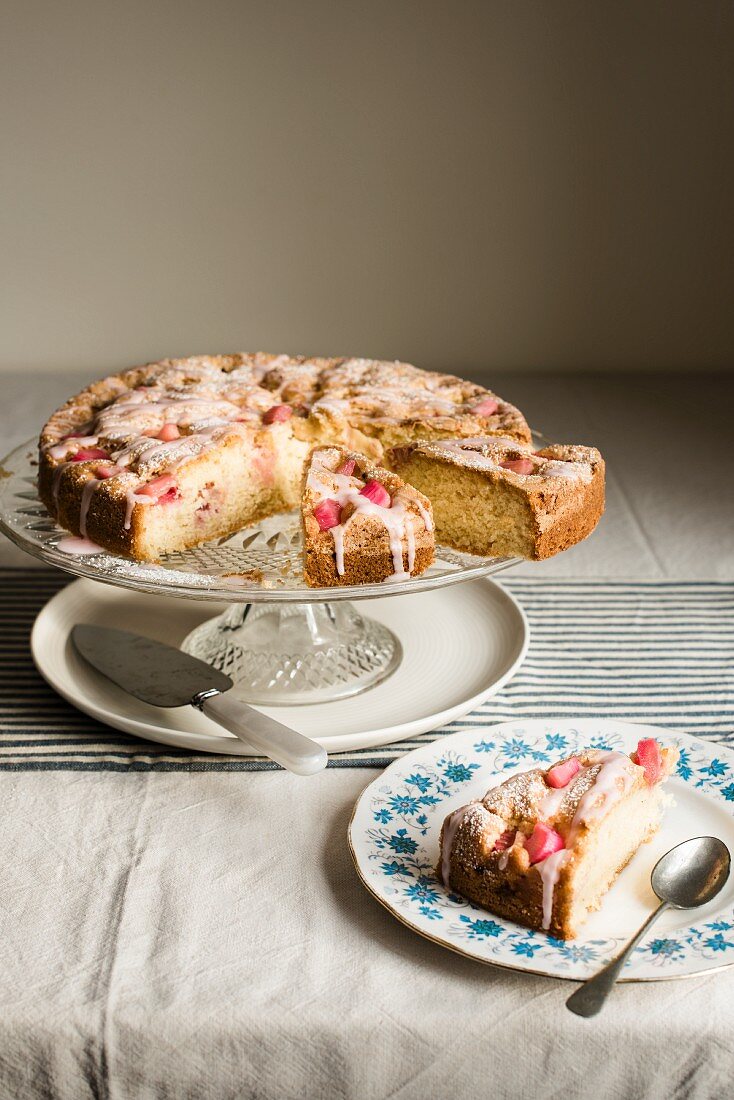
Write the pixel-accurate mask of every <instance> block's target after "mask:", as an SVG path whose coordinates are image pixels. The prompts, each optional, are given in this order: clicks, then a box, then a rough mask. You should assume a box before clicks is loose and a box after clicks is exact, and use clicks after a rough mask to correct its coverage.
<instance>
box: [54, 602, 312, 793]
mask: <svg viewBox="0 0 734 1100" xmlns="http://www.w3.org/2000/svg"><path fill="white" fill-rule="evenodd" d="M71 638H72V641H73V643H74V647H75V649H76V650H77V652H78V653H79V655H80V656H81V657H83V658H84V660H85V661H87V662H88V663H89V664H90V665H92V667H93V668H96V669H97V671H98V672H101V673H102V675H103V676H106V677H107V679H108V680H112V682H113V683H114V684H117V686H118V687H121V688H122V689H123V691H126V692H128V693H129V694H130V695H134V696H135V697H136V698H137V699H142V700H143V702H145V703H150V704H152V706H154V707H182V706H185V705H187V704H190V705H191V706H194V707H196V708H197V709H198V710H200V711H202V713H204V714H206V715H207V717H208V718H211V719H212V720H213V721H215V722H218V723H219V725H220V726H224V728H225V729H227V730H229V731H230V733H234V734H235V736H237V737H239V738H240V740H241V741H245V742H246V743H247V744H248V745H251V746H252V747H253V748H254V749H256V750H257V751H258V752H261V753H263V754H264V755H265V756H267V757H269V758H270V759H271V760H275V761H276V762H277V763H278V764H280V765H281V766H282V767H284V768H287V769H288V770H289V771H292V772H296V773H297V774H298V775H313V774H314V773H315V772H318V771H321V769H322V768H325V767H326V763H327V759H328V758H327V755H326V752H325V750H324V749H323V748H322V747H321V745H319V744H318V743H317V742H316V741H312V740H311V739H310V738H308V737H304V735H303V734H302V733H298V731H297V730H294V729H291V728H290V726H284V725H283V724H282V723H281V722H276V720H275V719H274V718H269V717H268V716H267V715H265V714H262V713H261V712H260V711H259V710H255V708H254V707H251V706H248V704H247V703H243V702H242V701H241V700H240V699H236V698H234V696H225V694H224V693H225V692H227V691H229V689H230V688H231V687H232V680H231V679H230V678H229V676H226V675H225V674H224V673H223V672H220V671H219V670H218V669H216V668H212V667H211V665H208V664H206V662H205V661H200V660H198V658H196V657H190V656H189V654H188V653H183V652H182V651H181V650H180V649H176V648H175V647H174V646H169V645H165V644H164V643H163V642H156V641H154V640H153V639H152V638H144V637H142V636H141V635H139V634H129V633H128V632H127V631H125V630H113V629H112V628H111V627H107V626H92V625H90V624H87V623H80V624H79V625H77V626H75V627H74V629H73V630H72V632H71Z"/></svg>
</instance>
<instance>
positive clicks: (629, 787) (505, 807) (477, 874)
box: [439, 738, 678, 939]
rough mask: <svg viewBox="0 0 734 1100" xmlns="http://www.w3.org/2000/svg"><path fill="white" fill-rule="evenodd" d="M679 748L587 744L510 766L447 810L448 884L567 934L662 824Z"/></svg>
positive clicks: (647, 743)
mask: <svg viewBox="0 0 734 1100" xmlns="http://www.w3.org/2000/svg"><path fill="white" fill-rule="evenodd" d="M677 759H678V750H677V749H675V748H661V746H660V745H659V744H658V742H657V741H655V740H654V739H652V738H646V739H645V740H642V741H640V743H639V744H638V746H637V751H636V752H634V753H632V754H631V755H630V756H627V755H626V754H625V753H621V752H613V751H606V750H596V749H588V750H586V751H584V752H581V753H577V754H576V755H575V756H571V757H568V758H567V759H565V760H561V761H560V762H559V763H557V764H554V765H553V766H552V767H550V768H548V769H547V770H546V771H542V770H540V769H534V770H532V771H527V772H523V773H520V774H518V775H513V776H511V777H510V778H509V779H506V780H505V781H504V783H500V784H499V786H497V787H493V788H492V789H491V790H489V791H487V793H486V794H485V796H484V798H482V799H481V800H477V801H475V802H470V803H469V804H468V805H467V806H462V807H461V808H460V809H458V810H455V811H454V812H453V813H452V814H449V816H448V817H447V818H446V820H445V821H444V823H443V826H442V829H441V841H440V846H441V849H440V862H439V874H440V877H441V880H442V881H443V883H444V885H445V886H446V887H447V888H448V889H451V890H453V891H455V892H456V893H457V894H461V895H462V896H463V897H465V898H468V899H469V900H470V901H472V902H474V903H475V904H476V905H480V906H482V908H484V909H488V910H489V911H490V912H492V913H496V914H498V916H501V917H507V918H509V919H510V920H513V921H517V922H518V923H519V924H523V925H526V926H527V927H528V928H536V929H542V930H543V931H546V932H548V933H550V935H552V936H554V937H556V938H557V939H573V938H574V937H575V936H576V935H577V934H578V931H579V928H580V927H581V925H582V924H583V922H584V921H585V920H586V918H587V917H588V915H589V913H590V912H593V911H594V910H595V909H598V908H599V906H600V904H601V901H602V899H603V897H604V895H605V894H606V892H607V891H608V890H609V887H610V886H611V885H612V883H613V882H614V880H615V879H616V877H617V875H618V874H619V873H620V871H621V870H622V869H623V868H624V867H625V866H626V864H627V863H628V862H629V860H630V859H631V858H632V856H633V855H634V854H635V852H636V851H637V849H638V848H639V847H640V845H641V844H642V843H643V842H644V841H646V840H649V839H650V837H652V836H653V835H654V834H655V832H657V829H658V827H659V825H660V821H661V818H662V813H663V809H664V806H665V803H666V801H667V796H666V795H665V794H664V793H663V790H662V784H663V782H664V780H665V779H666V778H667V777H668V776H669V775H670V773H671V771H672V769H673V768H674V766H675V763H676V761H677Z"/></svg>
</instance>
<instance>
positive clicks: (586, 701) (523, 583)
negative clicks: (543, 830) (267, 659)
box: [0, 569, 734, 771]
mask: <svg viewBox="0 0 734 1100" xmlns="http://www.w3.org/2000/svg"><path fill="white" fill-rule="evenodd" d="M68 582H69V578H68V577H67V576H66V575H64V574H60V573H57V572H52V571H50V570H45V569H2V570H0V588H1V592H0V623H1V624H2V627H1V632H0V770H5V771H8V770H10V771H34V770H59V769H62V770H72V771H73V770H77V771H79V770H99V771H127V770H153V771H203V770H218V771H241V770H260V769H268V768H272V767H275V765H273V764H271V763H269V762H268V761H263V760H254V759H246V758H241V757H231V756H219V755H217V756H215V755H210V754H203V753H194V752H189V751H186V750H172V749H170V748H166V747H163V746H156V745H154V744H152V743H150V742H147V741H140V740H138V739H136V738H134V737H129V736H128V735H126V734H124V733H120V732H118V731H117V730H114V729H111V728H110V727H108V726H104V725H101V724H100V723H99V722H97V721H95V720H94V719H92V718H89V717H87V716H86V715H84V714H82V713H81V712H80V711H77V710H75V709H74V708H73V707H72V706H70V705H69V704H68V703H66V702H65V701H64V700H63V699H61V698H60V697H59V696H57V695H56V694H55V693H54V692H53V691H52V690H51V688H49V687H48V686H47V685H46V684H45V682H44V681H43V680H42V678H41V676H40V675H39V674H38V672H37V671H36V669H35V667H34V665H33V661H32V659H31V655H30V648H29V636H30V630H31V626H32V624H33V620H34V618H35V616H36V614H37V613H38V611H39V610H40V609H41V607H42V606H43V605H44V603H45V602H46V601H47V600H48V599H49V598H50V597H51V596H52V595H53V594H54V593H55V592H57V591H58V590H59V589H60V588H61V587H62V586H63V585H64V584H67V583H68ZM503 585H504V586H505V587H506V588H507V589H508V590H509V591H510V592H512V594H513V595H514V596H515V597H516V598H517V599H518V600H519V601H520V603H521V604H522V606H523V607H524V609H525V612H526V614H527V617H528V621H529V623H530V631H531V640H530V648H529V651H528V655H527V657H526V659H525V662H524V664H523V666H522V668H521V669H520V671H519V672H518V673H517V675H516V676H515V677H514V679H513V680H512V681H511V682H510V683H509V684H508V685H507V686H506V687H505V688H504V689H503V690H502V691H501V692H500V693H499V694H498V695H495V696H493V697H492V698H491V699H488V700H487V701H486V702H485V703H483V704H482V705H481V706H480V707H478V708H477V709H476V710H475V711H473V712H472V713H471V714H469V715H467V716H465V717H464V718H462V719H460V720H459V721H457V722H454V723H452V724H451V725H449V726H445V727H442V728H441V729H438V730H434V731H432V732H431V733H427V734H423V736H421V737H417V738H414V739H413V740H412V741H404V742H402V741H401V742H398V743H397V744H394V745H389V746H385V747H384V748H379V749H366V750H364V751H361V752H354V753H341V754H338V755H335V756H333V757H332V758H331V760H330V766H331V767H382V766H384V765H385V764H387V763H389V761H390V760H393V759H394V758H395V757H396V756H399V755H400V754H401V753H403V752H407V751H409V750H410V749H412V748H415V746H416V745H417V744H418V743H420V742H425V741H430V740H432V739H434V738H435V737H440V736H441V735H443V734H447V733H453V732H455V731H456V730H458V729H464V728H467V727H471V726H488V725H492V724H493V723H496V722H504V721H511V720H512V721H516V720H522V719H523V718H559V719H560V718H580V717H584V718H619V719H624V720H626V721H638V722H646V723H650V724H657V725H662V726H667V727H669V728H671V729H676V730H682V731H684V732H686V733H691V734H695V735H697V736H700V737H707V738H712V739H714V740H717V741H725V742H726V741H730V742H732V743H734V645H733V643H734V616H733V612H734V584H732V583H726V582H715V581H712V582H700V581H696V582H677V581H629V582H620V581H606V582H605V581H570V580H545V579H542V580H541V579H538V580H536V579H524V578H523V579H517V578H516V579H512V580H506V581H503Z"/></svg>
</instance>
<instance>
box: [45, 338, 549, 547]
mask: <svg viewBox="0 0 734 1100" xmlns="http://www.w3.org/2000/svg"><path fill="white" fill-rule="evenodd" d="M476 436H503V437H505V438H509V439H511V440H514V441H516V442H517V443H518V444H520V445H522V444H528V443H529V442H530V430H529V428H528V425H527V423H526V422H525V419H524V417H523V415H522V413H521V412H520V411H519V410H518V409H516V408H515V407H514V406H513V405H510V404H509V403H508V402H506V401H504V400H502V398H500V397H498V396H497V395H496V394H494V393H492V391H491V390H488V389H485V388H484V387H482V386H479V385H477V384H475V383H473V382H467V381H463V380H462V379H460V378H457V377H454V376H453V375H449V374H439V373H435V372H431V371H424V370H420V369H419V368H417V367H414V366H411V365H410V364H408V363H399V362H394V363H393V362H383V361H378V360H372V359H324V358H306V357H301V356H298V357H291V356H287V355H269V354H264V353H255V354H245V353H243V354H234V355H219V356H208V355H203V356H194V357H192V358H187V359H164V360H161V361H160V362H157V363H149V364H147V365H146V366H141V367H134V368H132V369H130V370H127V371H123V372H122V373H120V374H115V375H111V376H110V377H108V378H105V379H103V380H102V381H100V382H96V383H94V384H93V385H91V386H88V387H87V389H85V390H83V391H82V392H81V393H79V394H77V395H76V396H75V397H72V398H71V399H70V400H69V401H67V402H66V404H65V405H63V406H62V407H61V408H60V409H58V410H57V411H56V412H55V413H54V414H53V415H52V416H51V417H50V419H49V420H48V422H47V423H46V425H45V426H44V428H43V431H42V433H41V438H40V454H39V493H40V496H41V499H42V500H43V502H44V504H45V505H46V507H47V508H48V510H49V512H50V513H51V515H52V516H53V517H54V519H55V520H56V521H57V522H58V523H59V524H60V525H61V526H62V527H65V528H66V529H67V530H69V531H71V532H72V533H73V534H74V535H77V536H79V537H81V538H87V539H89V540H91V541H92V542H94V543H96V544H98V545H99V546H101V547H104V548H105V549H107V550H110V551H113V552H115V553H121V554H125V555H128V556H130V557H132V558H134V559H137V560H141V561H157V560H159V559H160V558H161V557H162V556H163V555H165V554H168V553H172V552H174V551H177V550H184V549H187V548H190V547H192V546H196V545H198V544H200V543H203V542H206V541H208V540H210V539H214V538H222V537H224V536H227V535H229V534H231V533H233V532H234V531H237V530H239V529H240V528H241V527H244V526H246V525H248V524H250V523H253V522H256V521H258V520H260V519H262V518H264V517H265V516H267V515H271V514H273V513H275V512H279V511H287V510H290V509H292V508H295V507H297V506H298V504H299V501H300V497H301V484H302V480H303V471H304V468H305V466H306V464H307V461H308V458H309V455H310V454H311V452H312V451H313V449H314V447H317V446H324V445H336V446H341V447H346V448H348V449H350V450H351V451H354V452H358V453H360V454H362V455H364V456H365V457H366V458H367V459H369V460H371V461H373V462H376V463H384V459H385V455H386V452H387V451H388V449H390V448H396V447H402V446H406V445H408V444H411V443H415V442H417V441H422V440H439V439H465V438H466V439H468V438H473V437H476ZM387 465H388V466H389V462H388V463H387Z"/></svg>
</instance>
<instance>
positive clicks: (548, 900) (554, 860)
mask: <svg viewBox="0 0 734 1100" xmlns="http://www.w3.org/2000/svg"><path fill="white" fill-rule="evenodd" d="M567 858H568V849H567V848H560V849H559V850H558V851H557V852H552V853H551V854H550V855H549V856H546V857H545V859H544V860H541V862H540V863H536V864H535V866H536V867H537V869H538V873H539V874H540V878H541V881H542V883H543V930H544V931H545V932H547V931H548V929H549V928H550V922H551V916H552V915H553V894H554V892H555V888H556V883H557V882H558V877H559V875H560V873H561V869H562V867H563V864H564V863H565V862H566V859H567Z"/></svg>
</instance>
